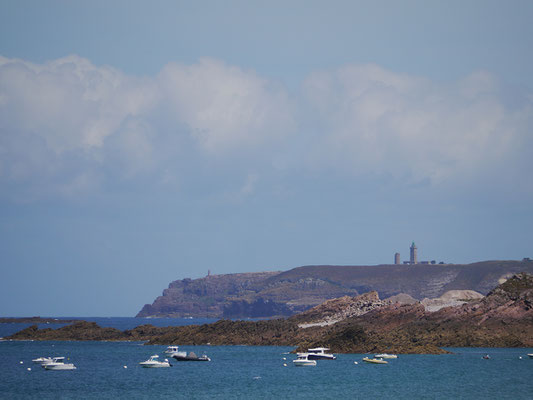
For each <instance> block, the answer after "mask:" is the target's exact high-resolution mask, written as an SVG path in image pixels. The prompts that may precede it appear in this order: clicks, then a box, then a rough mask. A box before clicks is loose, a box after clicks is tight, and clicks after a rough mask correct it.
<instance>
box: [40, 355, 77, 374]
mask: <svg viewBox="0 0 533 400" xmlns="http://www.w3.org/2000/svg"><path fill="white" fill-rule="evenodd" d="M42 367H43V368H44V369H46V370H48V371H71V370H73V369H76V367H75V366H74V364H72V363H67V364H65V357H54V358H53V359H52V361H51V362H48V363H45V364H42Z"/></svg>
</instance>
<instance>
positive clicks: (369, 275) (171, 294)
mask: <svg viewBox="0 0 533 400" xmlns="http://www.w3.org/2000/svg"><path fill="white" fill-rule="evenodd" d="M522 271H525V272H528V273H533V261H531V260H528V259H525V260H523V261H482V262H477V263H472V264H444V265H424V264H416V265H372V266H363V265H358V266H340V265H311V266H303V267H298V268H293V269H291V270H288V271H284V272H279V271H278V272H255V273H240V274H226V275H208V276H206V277H204V278H199V279H182V280H177V281H174V282H171V283H170V284H169V286H168V288H167V289H165V290H164V291H163V293H162V295H161V296H159V297H157V298H156V299H155V300H154V302H153V303H152V304H146V305H145V306H144V307H143V308H142V310H141V311H139V313H138V314H137V317H200V318H203V317H209V318H217V319H218V318H228V319H236V318H240V319H244V318H276V317H289V316H291V315H295V314H298V313H300V312H302V311H305V310H308V309H309V308H311V307H314V306H316V305H319V304H321V303H323V302H324V301H326V300H328V299H333V298H339V297H343V296H350V297H353V296H357V295H360V294H363V293H367V292H370V291H374V290H375V291H377V292H379V294H380V296H381V297H382V298H383V299H385V298H388V297H390V296H394V295H397V294H399V293H404V294H407V295H409V296H411V297H413V298H414V299H417V300H422V299H424V298H429V299H431V298H436V297H439V296H441V295H442V294H443V293H445V292H447V291H450V290H465V289H470V290H474V291H476V292H478V293H481V294H483V295H486V294H487V293H488V292H489V291H490V290H491V289H493V288H494V287H495V286H496V285H498V283H499V281H500V280H501V279H505V278H508V277H510V276H512V275H513V274H516V273H518V272H522Z"/></svg>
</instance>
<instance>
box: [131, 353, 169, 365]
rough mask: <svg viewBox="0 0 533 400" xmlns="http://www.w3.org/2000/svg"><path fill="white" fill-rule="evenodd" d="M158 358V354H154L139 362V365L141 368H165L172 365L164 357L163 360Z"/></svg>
mask: <svg viewBox="0 0 533 400" xmlns="http://www.w3.org/2000/svg"><path fill="white" fill-rule="evenodd" d="M158 358H159V356H158V355H157V354H154V355H153V356H151V357H150V358H149V359H148V360H146V361H143V362H140V363H139V365H140V366H141V367H143V368H166V367H171V366H172V364H170V363H169V362H168V360H167V359H166V358H165V361H159V360H158Z"/></svg>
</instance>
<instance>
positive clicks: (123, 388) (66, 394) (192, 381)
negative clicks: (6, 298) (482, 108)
mask: <svg viewBox="0 0 533 400" xmlns="http://www.w3.org/2000/svg"><path fill="white" fill-rule="evenodd" d="M79 319H83V320H88V321H95V322H97V323H98V324H99V325H100V326H109V327H115V328H118V329H121V330H124V329H130V328H134V327H135V326H138V325H143V324H146V323H150V324H152V325H155V326H175V325H189V324H204V323H208V322H213V321H214V320H210V319H179V318H151V319H145V318H79ZM30 325H31V324H21V323H16V324H4V323H1V324H0V337H5V336H7V335H10V334H12V333H14V332H17V331H19V330H21V329H24V328H25V327H27V326H30ZM60 326H64V324H63V323H61V321H60V320H59V321H58V322H57V324H56V323H50V324H41V325H40V326H39V327H40V328H45V327H46V328H50V327H51V328H57V327H60ZM165 349H166V346H146V345H144V344H143V343H142V342H74V341H45V342H41V341H8V340H3V341H0V398H1V399H369V398H371V399H532V398H533V358H529V357H528V356H527V354H528V353H533V349H531V348H451V349H448V350H449V351H450V352H452V354H446V355H404V354H401V355H399V356H398V358H397V359H393V360H389V363H388V364H386V365H376V364H367V363H364V362H363V361H362V359H363V357H366V356H368V355H367V354H339V355H338V356H337V360H334V361H329V360H323V361H318V362H317V366H315V367H295V366H294V365H293V363H292V360H294V359H295V358H296V356H295V354H292V353H291V351H292V350H294V348H293V347H279V346H180V350H186V351H194V352H195V353H196V354H198V355H202V354H206V355H208V356H209V357H210V358H211V361H210V362H176V361H174V360H172V359H170V362H171V364H172V368H142V367H140V366H139V362H141V361H145V360H147V359H148V358H149V357H150V356H151V355H154V354H157V355H159V357H160V359H164V358H165V355H164V353H163V352H164V350H165ZM487 354H488V355H489V356H490V359H483V356H484V355H487ZM41 356H63V357H66V358H67V359H68V362H71V363H74V364H75V365H76V368H77V369H76V370H73V371H46V370H44V369H43V368H42V367H40V366H39V365H37V364H33V363H32V361H31V360H32V359H34V358H37V357H41Z"/></svg>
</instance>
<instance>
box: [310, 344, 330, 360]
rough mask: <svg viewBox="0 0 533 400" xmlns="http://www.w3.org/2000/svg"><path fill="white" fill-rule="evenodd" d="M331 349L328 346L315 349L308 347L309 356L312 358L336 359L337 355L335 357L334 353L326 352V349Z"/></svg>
mask: <svg viewBox="0 0 533 400" xmlns="http://www.w3.org/2000/svg"><path fill="white" fill-rule="evenodd" d="M327 350H329V349H328V348H327V347H316V348H314V349H307V353H308V358H309V359H310V360H335V359H337V357H335V356H334V355H333V354H330V353H326V351H327Z"/></svg>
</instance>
